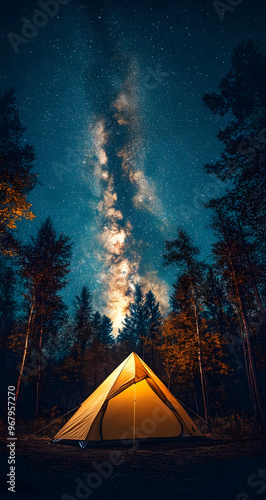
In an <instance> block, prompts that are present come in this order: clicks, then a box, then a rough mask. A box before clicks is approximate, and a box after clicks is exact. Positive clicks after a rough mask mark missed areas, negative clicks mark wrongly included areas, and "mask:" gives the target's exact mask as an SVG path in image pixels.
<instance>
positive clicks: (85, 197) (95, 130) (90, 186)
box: [0, 0, 266, 328]
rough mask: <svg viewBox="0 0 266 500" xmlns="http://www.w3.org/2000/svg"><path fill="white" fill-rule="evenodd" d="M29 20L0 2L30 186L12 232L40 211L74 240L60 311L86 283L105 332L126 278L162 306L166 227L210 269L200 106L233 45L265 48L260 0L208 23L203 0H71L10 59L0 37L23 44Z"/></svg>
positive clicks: (29, 230)
mask: <svg viewBox="0 0 266 500" xmlns="http://www.w3.org/2000/svg"><path fill="white" fill-rule="evenodd" d="M44 3H46V0H45V1H44ZM144 4H145V5H144ZM36 10H39V11H40V10H42V8H41V7H40V5H38V2H37V1H35V0H29V1H19V2H18V1H14V0H8V1H7V0H2V2H1V21H0V22H1V58H2V64H1V88H2V89H6V88H8V87H10V86H14V87H15V90H16V95H17V104H18V108H19V110H20V117H21V120H22V122H23V124H24V125H25V126H26V127H27V132H26V134H25V140H27V142H29V143H30V144H32V145H34V147H35V150H36V154H37V159H36V162H35V170H36V171H37V172H38V173H39V182H40V184H39V185H38V186H37V187H36V188H35V189H34V191H33V192H32V193H31V195H30V201H31V202H32V205H33V207H32V209H33V212H34V214H35V215H36V219H35V220H34V221H32V222H30V221H24V222H21V223H19V224H18V229H19V234H20V236H21V237H22V235H23V238H24V239H27V238H28V236H29V234H36V231H37V230H38V228H39V227H40V224H41V223H42V222H43V221H44V220H45V219H46V218H47V216H48V215H51V217H52V220H53V222H54V225H55V228H56V230H57V231H58V232H61V231H63V232H64V233H65V234H67V235H69V236H70V237H71V238H72V240H73V242H74V246H73V261H72V272H71V274H70V284H69V285H68V287H67V289H66V291H65V293H64V298H65V300H66V303H67V304H68V305H69V306H71V303H72V300H73V297H74V295H76V294H78V293H80V291H81V287H82V286H83V285H85V284H86V285H88V286H89V288H90V289H91V291H92V293H93V295H94V307H95V308H99V309H100V312H102V313H103V312H105V313H106V314H108V315H110V316H111V318H112V320H113V321H114V326H115V328H117V327H119V326H120V324H121V320H122V318H123V316H124V314H125V309H126V307H127V306H128V304H129V302H130V300H131V298H130V295H129V294H128V291H129V290H131V292H133V290H134V286H135V284H136V283H137V282H138V281H141V283H142V285H143V287H144V290H145V291H148V289H149V288H152V290H153V291H154V292H155V294H156V296H157V298H158V299H159V300H160V303H161V305H162V306H163V308H164V310H165V308H167V302H168V300H169V292H170V291H171V284H172V281H173V270H170V269H167V268H164V267H163V266H162V252H163V248H164V241H165V240H166V239H171V238H173V237H174V236H175V232H176V228H177V226H178V225H179V226H180V225H181V226H183V227H184V228H186V229H187V230H188V231H189V233H190V234H191V235H192V237H193V239H194V241H195V243H196V244H197V245H199V246H200V248H201V250H202V256H203V258H205V259H210V252H211V243H212V241H213V235H212V232H211V230H210V229H209V228H208V224H209V212H208V210H206V209H205V208H203V206H202V203H203V202H206V201H207V200H208V199H210V197H213V196H214V195H220V194H221V193H222V192H223V186H222V185H221V184H220V183H219V182H218V181H217V180H216V179H215V178H212V177H210V176H208V175H207V174H205V173H204V171H203V166H204V164H205V163H207V162H212V161H215V160H216V159H217V158H218V157H219V154H220V151H221V146H220V144H219V142H218V140H217V139H216V133H217V131H218V128H219V126H222V125H223V120H221V119H220V118H217V117H215V116H214V115H212V114H211V112H210V110H209V109H208V108H207V107H206V106H205V105H204V103H203V102H202V99H201V98H202V96H203V95H204V94H205V92H211V91H216V90H217V89H218V85H219V82H220V80H221V78H222V77H223V76H224V75H225V74H226V72H227V71H228V70H229V68H230V58H231V54H232V48H233V47H234V46H235V45H236V44H237V43H239V42H240V41H242V40H247V39H248V38H249V37H252V38H253V40H254V41H255V43H256V44H257V45H259V47H260V48H261V49H262V50H265V49H266V47H265V35H264V33H265V28H264V26H263V17H264V10H265V8H264V2H263V1H261V2H258V1H256V2H251V1H247V0H243V1H242V2H241V3H240V4H239V5H238V6H236V7H235V8H233V9H232V8H231V11H228V12H226V13H225V15H224V20H220V19H219V16H218V14H217V12H216V11H215V8H214V6H213V2H212V1H211V0H210V1H209V0H208V1H206V0H205V1H203V0H201V1H198V0H195V1H192V0H190V1H178V0H177V1H175V2H167V1H161V2H155V1H149V2H139V1H134V2H113V1H110V2H97V1H94V2H85V1H75V0H70V1H69V2H67V3H66V5H63V4H62V5H59V7H58V13H57V15H55V16H54V17H52V18H50V17H49V19H48V18H46V19H45V17H38V19H39V22H40V23H41V22H43V24H44V26H43V27H40V28H39V29H38V32H37V34H34V33H33V34H32V33H31V34H30V35H31V38H28V39H24V41H26V42H27V43H21V44H19V46H18V48H17V50H18V53H15V51H14V48H12V45H11V43H10V41H9V39H8V34H9V33H10V32H13V33H15V34H16V35H20V36H21V35H22V27H23V23H24V22H23V21H22V20H21V19H22V18H23V17H25V18H27V19H28V20H30V21H32V20H33V16H34V13H35V12H36ZM28 33H29V32H28Z"/></svg>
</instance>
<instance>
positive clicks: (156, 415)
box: [54, 352, 203, 443]
mask: <svg viewBox="0 0 266 500" xmlns="http://www.w3.org/2000/svg"><path fill="white" fill-rule="evenodd" d="M202 435H203V434H202V433H201V431H200V430H199V429H198V427H197V426H196V425H195V423H194V422H193V420H192V419H191V418H190V417H189V415H188V414H187V412H186V411H185V410H184V408H183V407H182V405H181V404H180V403H179V402H178V401H177V400H176V398H175V397H174V396H173V394H171V392H170V391H169V390H168V389H167V387H166V386H165V385H164V384H163V383H162V382H161V380H160V379H159V378H158V377H157V376H156V375H155V373H154V372H153V371H152V370H151V369H150V368H149V367H148V365H146V363H144V361H142V359H141V358H140V357H139V356H138V355H137V354H136V353H134V352H133V353H131V354H130V355H129V356H128V357H127V358H126V359H125V360H124V361H123V362H122V363H121V364H120V365H119V366H118V367H117V368H116V369H115V370H114V371H113V372H112V373H111V374H110V375H109V377H107V378H106V379H105V380H104V382H103V383H102V384H101V385H100V386H99V387H98V388H97V389H96V390H95V391H94V392H93V393H92V394H91V395H90V396H89V397H88V398H87V399H86V400H85V401H84V402H83V403H82V405H81V406H80V408H79V409H78V410H77V411H76V413H75V414H74V415H73V416H72V417H71V418H70V420H69V421H68V422H67V423H66V424H65V425H64V426H63V427H62V429H61V430H60V431H59V432H58V433H57V434H56V436H55V437H54V442H58V441H61V440H71V441H72V440H77V441H79V442H83V443H85V442H87V441H110V440H127V439H132V438H133V437H136V438H137V439H140V438H145V439H148V438H159V437H179V436H202Z"/></svg>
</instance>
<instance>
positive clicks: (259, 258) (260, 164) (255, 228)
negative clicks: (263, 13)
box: [203, 40, 266, 321]
mask: <svg viewBox="0 0 266 500" xmlns="http://www.w3.org/2000/svg"><path fill="white" fill-rule="evenodd" d="M265 74H266V56H265V54H263V53H261V52H260V51H259V50H258V48H257V47H256V46H255V44H254V43H253V42H252V40H249V41H248V42H242V43H240V44H239V45H238V46H237V47H236V48H235V49H234V53H233V56H232V66H231V69H230V71H229V72H228V73H227V75H226V76H225V77H224V78H223V79H222V81H221V83H220V85H219V93H212V94H208V93H207V94H206V95H205V96H204V97H203V100H204V101H205V103H206V104H207V106H208V107H209V108H210V109H211V111H213V113H215V114H220V115H221V116H224V115H226V114H228V115H229V116H230V121H229V123H228V125H227V126H226V127H225V128H223V129H220V131H219V132H218V135H217V137H218V139H219V140H220V142H221V143H222V144H223V147H224V150H223V152H222V154H221V158H220V159H219V160H218V161H217V162H216V163H215V164H207V165H206V166H205V169H206V170H207V172H209V173H214V174H216V175H217V177H219V178H220V179H221V180H223V181H225V182H227V181H230V189H228V190H227V194H226V195H225V196H223V197H222V198H220V199H214V200H211V201H210V203H208V205H207V206H208V207H211V208H213V209H214V210H215V209H216V208H218V205H222V206H223V208H224V209H226V210H227V212H228V213H230V217H231V219H232V223H233V224H234V226H235V227H236V230H237V231H238V233H239V238H240V240H241V246H242V251H243V255H244V258H245V260H246V263H247V267H248V271H249V274H250V279H251V283H252V287H253V291H254V295H255V298H256V301H257V304H258V307H259V311H260V314H261V316H262V318H263V319H264V321H266V312H265V308H264V305H263V298H262V296H261V293H262V290H263V289H264V290H265V273H264V274H261V278H263V280H264V282H262V283H260V286H258V283H257V281H256V276H255V272H254V266H255V263H256V262H261V264H262V265H263V266H264V268H265V253H266V246H265V241H266V240H265V237H264V235H265V230H266V224H265V222H266V218H265V211H266V190H265V183H263V182H261V180H262V179H264V178H265V176H266V168H265V166H266V147H265V143H266V140H265V132H266V113H265V111H266V92H265V86H264V83H263V78H262V77H261V75H265ZM248 246H249V249H248Z"/></svg>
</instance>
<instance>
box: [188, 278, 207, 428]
mask: <svg viewBox="0 0 266 500" xmlns="http://www.w3.org/2000/svg"><path fill="white" fill-rule="evenodd" d="M191 291H192V296H193V304H192V305H193V310H194V316H195V325H196V339H197V355H198V363H199V373H200V384H201V392H202V399H203V406H204V416H205V420H206V421H208V417H209V415H208V407H207V397H206V387H205V381H204V373H203V364H202V352H201V343H200V327H199V317H198V311H197V304H196V297H195V290H194V286H193V285H191Z"/></svg>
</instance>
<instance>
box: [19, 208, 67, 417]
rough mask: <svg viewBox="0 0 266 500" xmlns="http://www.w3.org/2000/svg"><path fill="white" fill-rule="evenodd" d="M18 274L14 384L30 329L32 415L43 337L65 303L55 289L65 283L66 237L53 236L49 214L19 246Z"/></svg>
mask: <svg viewBox="0 0 266 500" xmlns="http://www.w3.org/2000/svg"><path fill="white" fill-rule="evenodd" d="M20 259H21V265H22V269H21V275H22V277H23V278H24V279H25V281H26V286H27V289H28V295H27V303H28V322H27V329H26V334H25V344H24V349H23V357H22V363H21V370H20V374H19V378H18V383H17V388H16V401H17V398H18V394H19V389H20V383H21V379H22V375H23V370H24V365H25V360H26V356H27V354H28V347H29V340H30V334H31V332H32V333H34V334H35V338H36V339H38V340H37V349H38V376H37V383H36V411H35V414H36V416H37V415H38V409H39V387H40V379H41V357H42V348H43V339H44V334H45V338H47V337H48V336H49V334H52V333H53V332H54V329H55V328H56V326H57V325H58V324H60V322H61V321H63V320H64V316H65V311H66V306H65V305H64V303H63V300H62V297H61V296H60V295H59V292H60V291H61V290H62V289H63V288H64V287H65V286H66V284H67V280H66V275H67V274H68V273H69V265H70V259H71V243H70V238H69V237H68V236H65V235H64V234H62V233H61V234H60V235H59V237H57V236H56V232H55V229H54V227H53V224H52V221H51V219H50V217H48V218H47V220H46V221H45V222H44V223H43V224H42V225H41V227H40V229H39V231H38V233H37V236H36V237H31V242H30V243H28V244H26V245H25V246H24V247H22V248H21V250H20Z"/></svg>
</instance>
